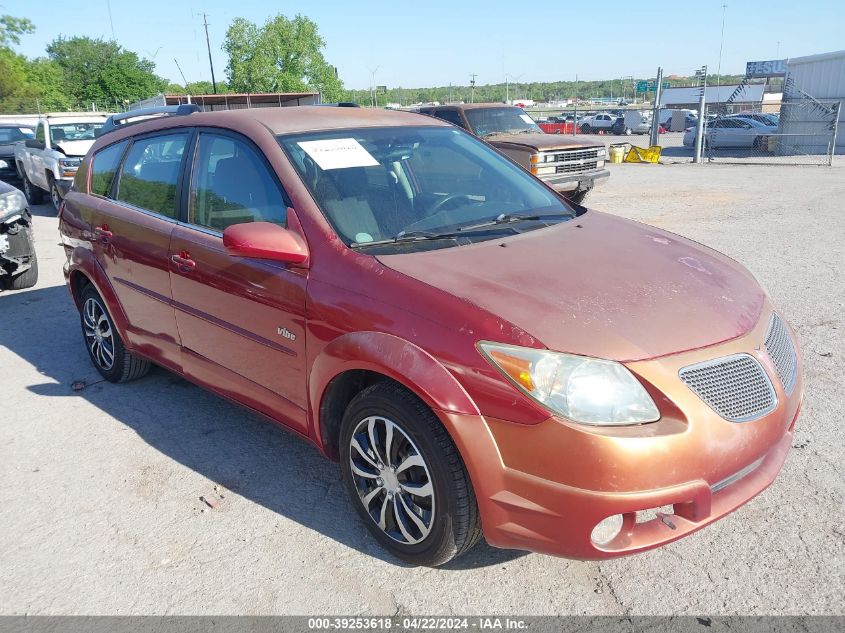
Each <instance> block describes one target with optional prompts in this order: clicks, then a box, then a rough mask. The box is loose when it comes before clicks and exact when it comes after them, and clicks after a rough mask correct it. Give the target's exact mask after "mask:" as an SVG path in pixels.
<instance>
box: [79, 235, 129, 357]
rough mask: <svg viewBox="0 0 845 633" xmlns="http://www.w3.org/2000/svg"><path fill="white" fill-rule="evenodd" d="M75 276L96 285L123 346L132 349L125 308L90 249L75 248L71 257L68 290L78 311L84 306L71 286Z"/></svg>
mask: <svg viewBox="0 0 845 633" xmlns="http://www.w3.org/2000/svg"><path fill="white" fill-rule="evenodd" d="M75 274H76V275H78V274H81V275H84V276H85V278H86V279H88V281H89V282H91V283H92V284H93V285H94V288H95V289H96V290H97V293H98V294H99V295H100V296H101V297H102V298H103V301H105V302H106V308H107V309H108V311H109V314H110V315H111V317H112V322H113V323H114V326H115V327H116V328H117V333H118V334H119V335H120V339H121V340H122V341H123V344H124V345H125V346H126V347H127V349H130V344H129V343H128V341H129V338H128V337H127V333H126V330H127V327H128V324H129V321H128V319H127V318H126V314H125V313H124V312H123V307H122V306H121V305H120V302H119V301H118V300H117V295H116V294H115V292H114V289H113V288H112V285H111V282H110V281H109V278H108V276H106V271H104V270H103V267H102V266H100V262H98V261H97V259H96V258H95V257H94V253H93V252H91V251H90V250H89V249H87V248H82V247H79V246H77V247H76V248H74V249H73V254H72V255H71V262H70V264H69V266H68V274H67V279H68V290H70V292H71V297H73V302H74V303H75V304H76V308H77V310H79V309H81V308H82V306H80V305H79V298H78V297H77V296H76V295H74V294H73V286H72V285H71V280H72V279H73V276H74V275H75Z"/></svg>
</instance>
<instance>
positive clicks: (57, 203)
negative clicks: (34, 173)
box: [50, 178, 62, 214]
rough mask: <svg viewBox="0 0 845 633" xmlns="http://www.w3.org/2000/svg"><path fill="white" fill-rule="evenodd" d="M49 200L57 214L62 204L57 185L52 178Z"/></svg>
mask: <svg viewBox="0 0 845 633" xmlns="http://www.w3.org/2000/svg"><path fill="white" fill-rule="evenodd" d="M50 200H51V201H52V203H53V208H54V209H55V210H56V213H57V214H58V212H59V209H60V208H61V206H62V194H61V192H60V191H59V186H58V185H57V184H56V181H55V179H53V178H51V179H50Z"/></svg>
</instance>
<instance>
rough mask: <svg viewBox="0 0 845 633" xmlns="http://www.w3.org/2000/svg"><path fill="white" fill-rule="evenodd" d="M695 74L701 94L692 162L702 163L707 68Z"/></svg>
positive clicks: (704, 67) (699, 96)
mask: <svg viewBox="0 0 845 633" xmlns="http://www.w3.org/2000/svg"><path fill="white" fill-rule="evenodd" d="M695 74H696V75H698V88H699V90H700V91H701V92H700V94H699V95H698V125H697V126H696V130H695V154H693V158H692V162H694V163H700V162H701V149H702V146H703V145H704V105H705V104H704V93H705V92H707V66H702V67H701V69H700V70H699V71H697V72H696V73H695ZM717 98H718V97H717Z"/></svg>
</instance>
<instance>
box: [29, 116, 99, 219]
mask: <svg viewBox="0 0 845 633" xmlns="http://www.w3.org/2000/svg"><path fill="white" fill-rule="evenodd" d="M107 118H108V115H107V114H98V113H92V112H82V113H73V112H60V113H55V114H44V115H42V116H41V117H40V118H39V119H38V124H37V126H36V128H35V138H32V139H27V140H26V141H22V142H20V143H18V144H17V146H16V147H15V168H16V169H17V172H18V175H19V176H20V178H21V180H22V181H23V191H24V194H25V195H26V198H27V200H28V201H29V203H30V204H40V203H41V202H42V199H43V197H44V192H45V191H46V192H49V194H50V199H51V200H52V202H53V205H54V206H55V207H56V210H58V209H59V206H60V205H61V203H62V199H63V198H64V197H65V194H67V192H68V189H70V186H71V184H73V177H74V176H75V175H76V170H77V168H78V167H79V163H80V162H82V159H83V157H84V156H85V154H86V152H88V150H89V149H90V148H91V145H93V144H94V140H95V137H96V132H97V130H99V129H100V128H101V127H103V123H105V122H106V119H107Z"/></svg>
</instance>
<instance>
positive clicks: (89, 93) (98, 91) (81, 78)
mask: <svg viewBox="0 0 845 633" xmlns="http://www.w3.org/2000/svg"><path fill="white" fill-rule="evenodd" d="M47 54H48V55H49V57H50V60H52V61H53V62H54V63H56V64H57V65H58V66H59V67H60V68H61V69H62V72H63V74H64V85H65V86H66V91H67V92H68V93H69V96H70V97H71V98H72V99H73V100H74V101H76V102H79V103H88V102H91V101H95V102H97V103H101V104H111V103H119V102H122V101H123V100H124V99H128V100H129V101H136V100H138V99H145V98H147V97H150V96H152V95H155V94H157V93H159V92H162V91H163V90H164V89H165V87H166V86H167V81H166V80H165V79H162V78H161V77H158V76H157V75H156V74H155V72H154V70H155V64H153V62H151V61H149V60H146V59H142V58H140V57H138V55H137V54H136V53H134V52H132V51H128V50H126V49H124V48H123V47H121V46H120V45H119V44H118V43H117V42H113V41H105V40H102V39H92V38H90V37H71V38H64V37H59V38H57V39H55V40H53V41H52V42H51V43H50V44H49V46H47Z"/></svg>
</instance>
